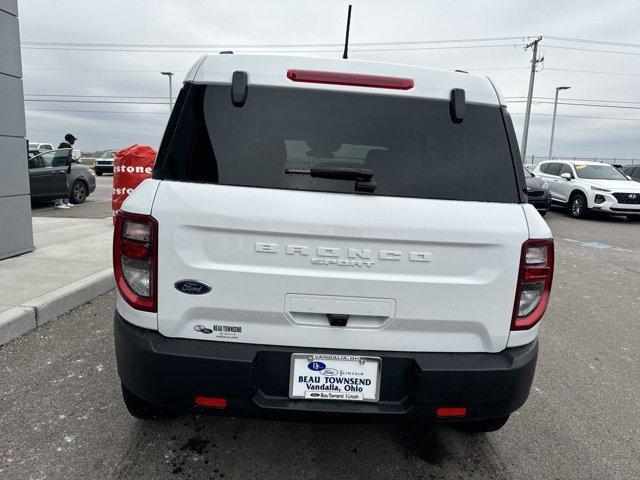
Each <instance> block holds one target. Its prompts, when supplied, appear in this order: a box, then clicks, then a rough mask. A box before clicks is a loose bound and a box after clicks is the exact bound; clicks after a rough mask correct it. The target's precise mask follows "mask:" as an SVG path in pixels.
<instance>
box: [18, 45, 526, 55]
mask: <svg viewBox="0 0 640 480" xmlns="http://www.w3.org/2000/svg"><path fill="white" fill-rule="evenodd" d="M497 47H511V48H513V47H514V45H513V44H511V43H505V44H493V45H457V46H454V45H451V46H446V47H409V48H395V47H391V48H358V49H353V50H352V51H354V52H399V51H426V50H457V49H474V48H497ZM23 48H24V49H37V50H64V51H65V52H73V51H76V52H140V53H201V54H202V53H207V52H208V50H206V49H204V50H202V49H201V50H158V49H152V50H149V49H138V48H93V47H92V48H62V47H23ZM336 52H338V53H340V52H342V50H338V49H331V50H315V49H314V50H236V53H336Z"/></svg>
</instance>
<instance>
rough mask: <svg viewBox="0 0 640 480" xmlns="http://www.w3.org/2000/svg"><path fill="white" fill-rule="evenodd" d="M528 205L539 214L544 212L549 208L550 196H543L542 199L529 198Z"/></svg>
mask: <svg viewBox="0 0 640 480" xmlns="http://www.w3.org/2000/svg"><path fill="white" fill-rule="evenodd" d="M529 203H530V204H531V205H533V206H534V207H535V209H536V210H538V211H540V212H546V211H548V210H549V209H550V208H551V196H550V195H548V194H547V195H544V196H542V197H529Z"/></svg>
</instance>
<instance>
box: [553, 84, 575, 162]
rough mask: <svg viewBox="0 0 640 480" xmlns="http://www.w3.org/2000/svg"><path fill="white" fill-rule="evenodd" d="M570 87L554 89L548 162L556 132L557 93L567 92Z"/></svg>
mask: <svg viewBox="0 0 640 480" xmlns="http://www.w3.org/2000/svg"><path fill="white" fill-rule="evenodd" d="M570 88H571V87H556V99H555V101H554V102H553V120H552V121H551V141H550V142H549V160H551V157H552V156H553V136H554V134H555V132H556V113H558V93H559V92H560V90H569V89H570Z"/></svg>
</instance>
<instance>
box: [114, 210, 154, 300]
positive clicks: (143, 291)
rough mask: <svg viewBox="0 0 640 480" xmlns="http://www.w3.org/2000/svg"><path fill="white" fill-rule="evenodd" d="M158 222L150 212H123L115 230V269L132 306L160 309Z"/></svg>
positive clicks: (117, 220)
mask: <svg viewBox="0 0 640 480" xmlns="http://www.w3.org/2000/svg"><path fill="white" fill-rule="evenodd" d="M157 257H158V222H156V220H155V218H153V217H152V216H150V215H137V214H133V213H127V212H123V211H120V212H118V214H117V215H116V218H115V226H114V231H113V272H114V274H115V277H116V285H117V287H118V290H119V291H120V294H121V295H122V297H123V298H124V299H125V300H126V301H127V303H128V304H129V305H131V306H132V307H133V308H136V309H138V310H144V311H147V312H156V311H157V304H156V301H157V270H158V268H157Z"/></svg>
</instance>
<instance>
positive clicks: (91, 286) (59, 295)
mask: <svg viewBox="0 0 640 480" xmlns="http://www.w3.org/2000/svg"><path fill="white" fill-rule="evenodd" d="M113 288H115V280H114V278H113V270H112V269H111V268H107V269H104V270H102V271H100V272H98V273H94V274H93V275H89V276H87V277H84V278H82V279H80V280H77V281H75V282H73V283H70V284H69V285H65V286H64V287H60V288H58V289H56V290H53V291H51V292H49V293H46V294H44V295H41V296H39V297H36V298H34V299H32V300H29V301H28V302H24V303H23V304H21V305H19V306H17V307H12V308H9V309H7V310H5V311H3V312H2V313H0V345H4V344H5V343H8V342H10V341H11V340H13V339H15V338H18V337H19V336H21V335H24V334H25V333H27V332H29V331H31V330H33V329H35V328H37V327H40V326H42V325H44V324H46V323H47V322H49V321H51V320H53V319H54V318H56V317H57V316H59V315H62V314H63V313H66V312H68V311H69V310H72V309H74V308H76V307H78V306H80V305H82V304H83V303H87V302H88V301H90V300H93V299H94V298H96V297H97V296H98V295H102V294H103V293H106V292H108V291H109V290H112V289H113Z"/></svg>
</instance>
